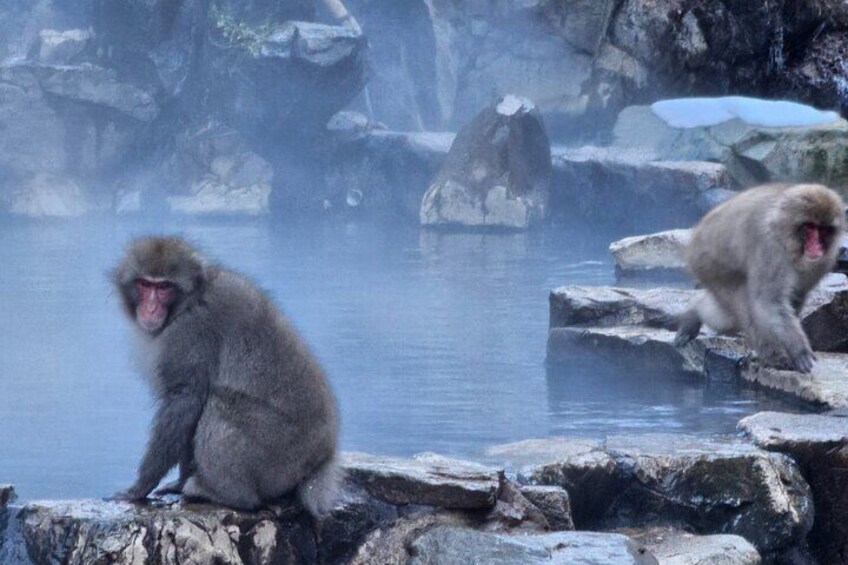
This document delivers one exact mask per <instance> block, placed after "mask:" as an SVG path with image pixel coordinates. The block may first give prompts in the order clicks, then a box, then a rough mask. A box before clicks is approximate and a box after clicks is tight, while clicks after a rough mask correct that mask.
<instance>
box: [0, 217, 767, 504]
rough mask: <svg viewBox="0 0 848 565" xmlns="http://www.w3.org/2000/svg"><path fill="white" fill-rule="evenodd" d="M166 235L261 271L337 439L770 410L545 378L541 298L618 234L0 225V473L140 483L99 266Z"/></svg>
mask: <svg viewBox="0 0 848 565" xmlns="http://www.w3.org/2000/svg"><path fill="white" fill-rule="evenodd" d="M150 231H153V232H157V233H163V232H166V231H167V232H172V231H174V232H178V233H181V234H183V235H186V236H188V237H189V238H191V239H192V240H194V241H195V242H197V243H199V244H201V245H202V246H203V247H204V248H205V249H207V250H208V251H209V252H210V254H211V255H213V256H214V257H216V258H218V259H220V260H221V261H222V262H225V263H226V264H228V265H230V266H232V267H234V268H237V269H238V270H241V271H243V272H245V273H247V274H249V275H251V276H253V277H254V278H255V279H256V280H258V281H259V282H260V283H261V284H262V286H264V287H265V288H266V289H268V290H269V291H270V292H271V293H272V294H273V296H274V297H275V299H276V300H277V302H278V304H279V305H281V306H282V308H283V309H284V311H285V312H286V313H287V314H288V315H289V317H290V318H291V319H292V320H293V321H294V323H295V325H296V326H297V327H298V328H299V329H300V330H301V332H302V333H303V336H304V338H305V339H306V340H307V341H308V342H309V344H310V345H311V346H312V348H313V349H314V351H315V352H316V354H317V355H318V357H319V358H320V359H321V361H322V362H323V364H324V365H325V367H326V369H327V372H328V374H329V375H330V378H331V380H332V383H333V386H334V389H335V391H336V395H337V397H338V400H339V404H340V406H341V413H342V448H343V449H346V450H363V451H370V452H377V453H387V454H398V455H410V454H412V453H416V452H419V451H436V452H441V453H444V454H449V455H456V456H463V457H472V458H473V457H475V456H477V455H479V454H480V452H481V450H482V449H483V448H485V447H486V446H489V445H492V444H496V443H502V442H508V441H514V440H520V439H526V438H530V437H543V436H549V435H581V436H588V437H603V436H605V435H607V434H611V433H622V432H639V431H657V430H671V431H679V432H681V433H696V434H710V433H728V432H732V431H733V430H734V427H735V424H736V422H737V421H738V419H739V418H741V417H742V416H744V415H747V414H749V413H752V412H755V411H756V410H757V409H758V407H760V406H772V407H773V406H775V405H777V406H779V405H780V404H779V403H775V402H773V401H768V402H767V403H766V404H762V399H759V398H757V397H756V396H755V395H754V394H753V393H750V392H746V393H744V394H743V395H742V397H740V396H739V395H738V394H737V391H736V390H734V389H733V388H732V387H731V388H730V389H728V388H726V387H725V388H705V387H704V386H703V384H702V383H701V382H699V381H698V380H697V379H693V378H691V377H681V376H674V375H663V374H652V373H644V372H640V371H638V370H637V369H635V368H634V369H631V370H628V371H623V370H621V369H614V368H604V367H599V366H598V364H597V363H589V362H586V363H582V364H576V365H573V366H570V367H567V368H562V367H560V368H556V369H550V370H546V367H545V362H544V358H545V340H546V337H547V325H548V293H549V291H550V289H552V288H554V287H557V286H560V285H562V284H588V285H601V284H613V283H614V282H615V280H614V275H613V268H612V264H611V262H610V260H609V257H608V253H607V250H606V247H607V245H608V243H609V241H610V239H611V237H612V236H610V235H596V236H587V235H585V234H586V233H588V232H589V230H578V229H572V230H568V229H564V228H554V227H551V228H546V229H544V230H542V231H539V232H534V233H527V234H521V233H516V234H500V235H499V234H462V233H433V232H427V231H421V230H419V229H418V228H417V227H392V226H388V225H373V224H359V225H357V224H338V223H336V224H331V223H326V224H323V223H321V222H311V223H303V224H300V225H296V226H280V225H274V224H273V223H272V222H271V221H267V220H259V221H257V220H248V221H187V220H180V221H178V222H173V223H172V225H170V226H168V225H165V224H164V223H158V222H155V221H149V222H142V221H133V222H128V221H117V220H113V219H100V220H86V221H68V222H55V223H48V224H44V223H27V222H15V223H6V224H2V225H0V265H2V270H0V315H2V334H0V483H2V482H11V483H13V484H15V485H16V487H17V491H18V493H19V495H21V498H23V499H25V500H26V499H33V498H71V497H100V496H105V495H108V494H111V493H113V492H115V491H116V490H118V489H120V488H122V487H125V486H127V485H128V484H129V483H130V482H131V481H132V479H133V477H134V473H135V468H136V465H137V463H138V460H139V458H140V457H141V454H142V450H143V448H144V442H145V439H146V433H147V426H148V424H149V420H150V417H151V413H152V403H151V400H150V397H149V395H148V392H147V390H146V388H145V385H144V383H143V382H142V380H141V379H140V378H138V377H137V375H136V374H135V370H134V368H133V366H132V365H131V363H130V356H129V347H130V340H129V334H128V332H127V331H126V330H127V328H126V326H125V323H124V320H123V319H122V316H121V314H120V312H119V310H118V306H117V302H116V298H115V296H114V295H113V293H112V291H111V288H110V287H109V284H108V282H107V279H106V272H107V271H108V269H110V268H111V267H112V265H113V264H114V263H115V261H116V260H117V258H118V257H119V255H120V253H121V249H122V246H123V244H124V242H125V241H126V240H127V239H129V238H130V237H131V236H133V235H137V234H142V233H148V232H150Z"/></svg>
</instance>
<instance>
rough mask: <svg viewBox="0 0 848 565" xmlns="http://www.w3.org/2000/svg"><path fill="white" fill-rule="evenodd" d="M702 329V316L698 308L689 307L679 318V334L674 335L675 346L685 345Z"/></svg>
mask: <svg viewBox="0 0 848 565" xmlns="http://www.w3.org/2000/svg"><path fill="white" fill-rule="evenodd" d="M700 331H701V316H699V315H698V310H697V308H688V309H686V311H685V312H683V313H682V314H681V315H680V316H679V317H678V319H677V335H675V336H674V347H683V346H684V345H686V344H687V343H689V342H690V341H692V340H693V339H695V338H696V337H698V333H699V332H700Z"/></svg>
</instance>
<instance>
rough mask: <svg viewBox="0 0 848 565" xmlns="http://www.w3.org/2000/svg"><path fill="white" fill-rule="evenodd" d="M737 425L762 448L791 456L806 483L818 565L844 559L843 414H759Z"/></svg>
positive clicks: (846, 446)
mask: <svg viewBox="0 0 848 565" xmlns="http://www.w3.org/2000/svg"><path fill="white" fill-rule="evenodd" d="M739 428H740V429H741V430H742V431H744V432H745V433H746V434H747V435H748V436H749V437H751V439H752V440H753V441H754V442H755V443H756V444H757V445H759V446H760V447H762V448H763V449H768V450H769V451H778V452H781V453H786V454H788V455H790V456H792V457H793V458H794V459H795V460H796V461H797V462H798V464H799V465H800V467H801V471H802V472H803V474H804V476H805V477H806V479H807V481H808V482H809V483H810V487H811V489H812V491H813V500H814V502H815V507H816V519H815V523H814V524H813V530H812V532H810V536H809V537H810V545H811V546H812V549H813V551H814V553H815V554H816V557H817V558H818V559H819V561H820V562H821V563H844V562H846V560H848V477H846V475H845V471H844V469H845V468H846V467H848V418H845V417H838V416H824V415H819V414H784V413H779V412H760V413H759V414H754V415H753V416H748V417H747V418H745V419H743V420H742V421H741V422H739Z"/></svg>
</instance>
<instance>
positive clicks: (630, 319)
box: [550, 285, 695, 328]
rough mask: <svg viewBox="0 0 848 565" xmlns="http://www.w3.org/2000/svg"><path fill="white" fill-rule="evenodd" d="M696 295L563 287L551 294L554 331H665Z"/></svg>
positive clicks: (662, 290) (678, 291) (679, 291)
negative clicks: (621, 328)
mask: <svg viewBox="0 0 848 565" xmlns="http://www.w3.org/2000/svg"><path fill="white" fill-rule="evenodd" d="M694 292H695V291H693V290H689V289H682V288H652V289H644V290H643V289H636V288H619V287H612V286H598V287H591V286H578V285H569V286H562V287H559V288H556V289H554V290H553V291H551V295H550V327H551V328H560V327H564V326H601V327H611V326H636V325H645V326H653V327H664V326H666V325H668V324H669V323H671V322H673V320H674V319H675V318H676V317H677V316H678V315H679V314H680V313H681V312H683V310H684V309H685V308H686V305H687V304H688V303H689V300H691V298H692V296H693V294H694Z"/></svg>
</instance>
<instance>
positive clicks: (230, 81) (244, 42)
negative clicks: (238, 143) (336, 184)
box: [199, 11, 366, 142]
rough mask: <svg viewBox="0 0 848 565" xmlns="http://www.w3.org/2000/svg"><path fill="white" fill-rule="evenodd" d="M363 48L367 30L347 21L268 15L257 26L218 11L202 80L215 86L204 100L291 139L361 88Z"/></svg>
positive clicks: (246, 127) (248, 128)
mask: <svg viewBox="0 0 848 565" xmlns="http://www.w3.org/2000/svg"><path fill="white" fill-rule="evenodd" d="M365 51H366V41H365V37H364V36H363V35H361V34H359V33H357V32H355V31H352V30H350V29H348V28H347V27H344V26H328V25H323V24H318V23H311V22H292V21H288V22H283V21H274V20H271V21H269V22H268V23H267V24H266V25H262V26H255V27H254V26H250V25H247V24H242V23H241V22H240V21H238V20H236V19H235V18H234V17H233V16H231V15H229V14H227V13H226V11H221V12H220V13H219V18H218V19H217V20H216V21H214V22H213V25H212V29H211V31H210V34H209V50H208V52H206V53H205V54H204V56H203V59H202V62H201V64H202V69H201V74H202V77H203V78H202V80H203V82H204V83H207V84H215V85H216V87H215V88H214V89H211V90H209V92H208V93H207V94H208V98H207V99H206V100H207V103H206V104H205V105H203V106H201V108H202V109H203V110H204V111H205V112H218V113H219V114H218V115H220V116H222V119H223V121H224V122H225V123H227V124H229V125H231V126H232V127H235V128H238V129H239V130H240V131H242V133H244V134H246V135H254V134H255V133H256V132H262V133H264V134H265V135H266V136H271V138H272V139H275V140H282V141H289V142H292V141H293V140H290V138H291V137H292V136H293V135H294V134H306V133H310V132H311V133H315V132H320V131H321V130H322V129H323V128H324V126H325V125H326V123H327V121H328V120H329V119H330V117H331V116H332V115H333V114H335V113H336V112H338V111H339V110H341V109H342V108H344V107H345V106H346V105H347V104H348V103H349V102H350V101H351V100H352V99H353V98H354V97H355V96H356V95H357V94H358V93H359V91H360V90H361V89H362V87H363V86H364V84H365V79H366V58H365ZM234 68H237V69H239V73H238V74H237V75H233V73H232V69H234ZM199 95H200V93H199ZM294 137H296V138H297V137H299V136H298V135H294Z"/></svg>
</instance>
